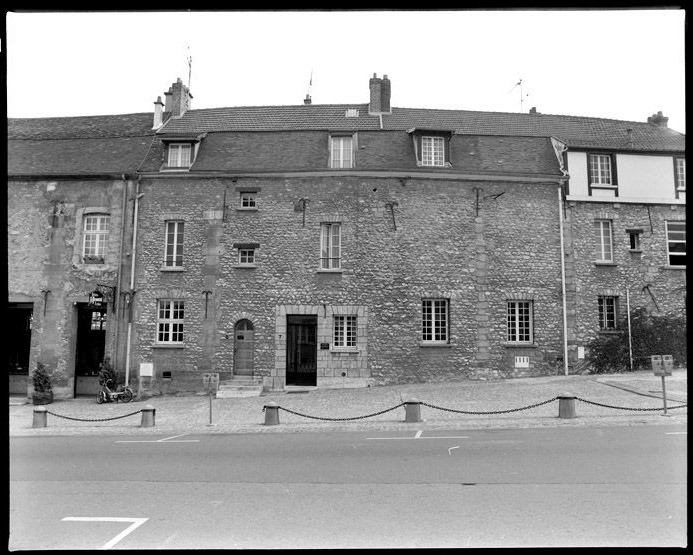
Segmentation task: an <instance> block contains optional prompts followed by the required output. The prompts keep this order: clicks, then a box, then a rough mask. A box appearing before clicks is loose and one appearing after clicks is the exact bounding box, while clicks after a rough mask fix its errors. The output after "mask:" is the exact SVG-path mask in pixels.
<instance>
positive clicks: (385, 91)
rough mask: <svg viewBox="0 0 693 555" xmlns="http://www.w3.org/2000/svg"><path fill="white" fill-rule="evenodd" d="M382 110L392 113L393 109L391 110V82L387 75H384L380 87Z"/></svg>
mask: <svg viewBox="0 0 693 555" xmlns="http://www.w3.org/2000/svg"><path fill="white" fill-rule="evenodd" d="M380 93H381V96H380V98H381V100H380V109H381V110H382V111H383V112H387V113H390V112H391V111H392V109H391V108H390V80H389V79H388V78H387V75H383V81H382V83H381V85H380Z"/></svg>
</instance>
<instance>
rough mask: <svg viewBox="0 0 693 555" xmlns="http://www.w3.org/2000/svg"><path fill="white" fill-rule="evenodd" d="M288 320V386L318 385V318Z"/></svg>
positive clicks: (295, 317) (298, 317) (296, 317)
mask: <svg viewBox="0 0 693 555" xmlns="http://www.w3.org/2000/svg"><path fill="white" fill-rule="evenodd" d="M286 318H287V322H286V324H287V325H286V328H287V330H286V385H316V383H317V374H318V343H317V338H318V317H317V316H294V315H289V316H287V317H286Z"/></svg>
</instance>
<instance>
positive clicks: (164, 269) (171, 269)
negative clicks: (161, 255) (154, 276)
mask: <svg viewBox="0 0 693 555" xmlns="http://www.w3.org/2000/svg"><path fill="white" fill-rule="evenodd" d="M159 270H161V271H162V272H185V268H183V267H182V266H162V267H161V268H159Z"/></svg>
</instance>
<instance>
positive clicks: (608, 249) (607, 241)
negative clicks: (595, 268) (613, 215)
mask: <svg viewBox="0 0 693 555" xmlns="http://www.w3.org/2000/svg"><path fill="white" fill-rule="evenodd" d="M594 229H595V232H596V237H597V262H613V259H614V255H613V247H612V240H611V220H597V221H595V222H594Z"/></svg>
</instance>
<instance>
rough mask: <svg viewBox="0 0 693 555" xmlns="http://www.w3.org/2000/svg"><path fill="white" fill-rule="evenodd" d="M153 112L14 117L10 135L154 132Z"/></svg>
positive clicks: (93, 136) (73, 136) (66, 136)
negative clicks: (57, 116) (62, 116)
mask: <svg viewBox="0 0 693 555" xmlns="http://www.w3.org/2000/svg"><path fill="white" fill-rule="evenodd" d="M153 121H154V116H153V114H150V113H139V114H120V115H107V116H80V117H64V118H11V119H8V120H7V137H8V139H10V140H14V139H17V140H21V139H99V138H105V137H133V136H139V135H152V134H153V133H154V132H153V131H152V122H153Z"/></svg>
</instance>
